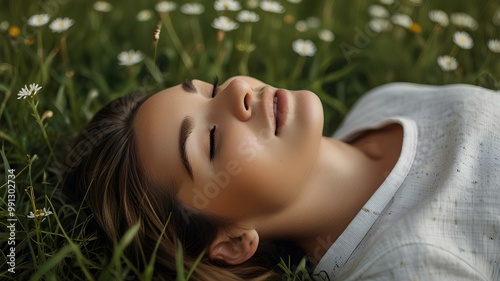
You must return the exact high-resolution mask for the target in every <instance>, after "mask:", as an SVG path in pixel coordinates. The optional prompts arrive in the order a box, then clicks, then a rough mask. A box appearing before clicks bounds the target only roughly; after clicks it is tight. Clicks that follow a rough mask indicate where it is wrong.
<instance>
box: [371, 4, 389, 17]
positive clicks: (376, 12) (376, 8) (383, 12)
mask: <svg viewBox="0 0 500 281" xmlns="http://www.w3.org/2000/svg"><path fill="white" fill-rule="evenodd" d="M368 14H369V15H370V16H371V17H374V18H388V17H389V11H388V10H387V9H386V8H385V7H384V6H380V5H370V7H368Z"/></svg>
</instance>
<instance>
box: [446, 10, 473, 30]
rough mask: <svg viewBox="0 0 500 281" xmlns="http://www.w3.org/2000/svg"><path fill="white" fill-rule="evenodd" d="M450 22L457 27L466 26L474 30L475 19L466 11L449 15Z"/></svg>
mask: <svg viewBox="0 0 500 281" xmlns="http://www.w3.org/2000/svg"><path fill="white" fill-rule="evenodd" d="M450 19H451V22H452V23H453V24H454V25H456V26H458V27H466V28H468V29H470V30H476V29H477V27H478V24H477V21H476V20H475V19H474V18H473V17H471V16H470V15H469V14H466V13H454V14H451V16H450Z"/></svg>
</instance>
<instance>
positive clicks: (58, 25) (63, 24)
mask: <svg viewBox="0 0 500 281" xmlns="http://www.w3.org/2000/svg"><path fill="white" fill-rule="evenodd" d="M74 22H75V21H74V20H72V19H70V18H57V19H55V20H54V21H53V22H51V23H50V25H49V28H50V29H51V30H52V32H57V33H61V32H63V31H66V30H68V28H70V27H71V26H72V25H73V23H74Z"/></svg>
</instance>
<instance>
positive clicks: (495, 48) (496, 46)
mask: <svg viewBox="0 0 500 281" xmlns="http://www.w3.org/2000/svg"><path fill="white" fill-rule="evenodd" d="M488 49H490V51H492V52H493V53H500V40H498V39H491V40H488Z"/></svg>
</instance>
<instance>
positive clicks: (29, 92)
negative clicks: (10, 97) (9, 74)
mask: <svg viewBox="0 0 500 281" xmlns="http://www.w3.org/2000/svg"><path fill="white" fill-rule="evenodd" d="M40 89H42V87H40V85H38V84H35V83H33V84H31V85H30V87H29V89H28V86H27V85H24V88H21V90H20V91H19V93H18V94H17V99H18V100H19V99H26V97H32V98H33V97H34V96H35V95H36V94H37V93H38V91H40Z"/></svg>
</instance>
